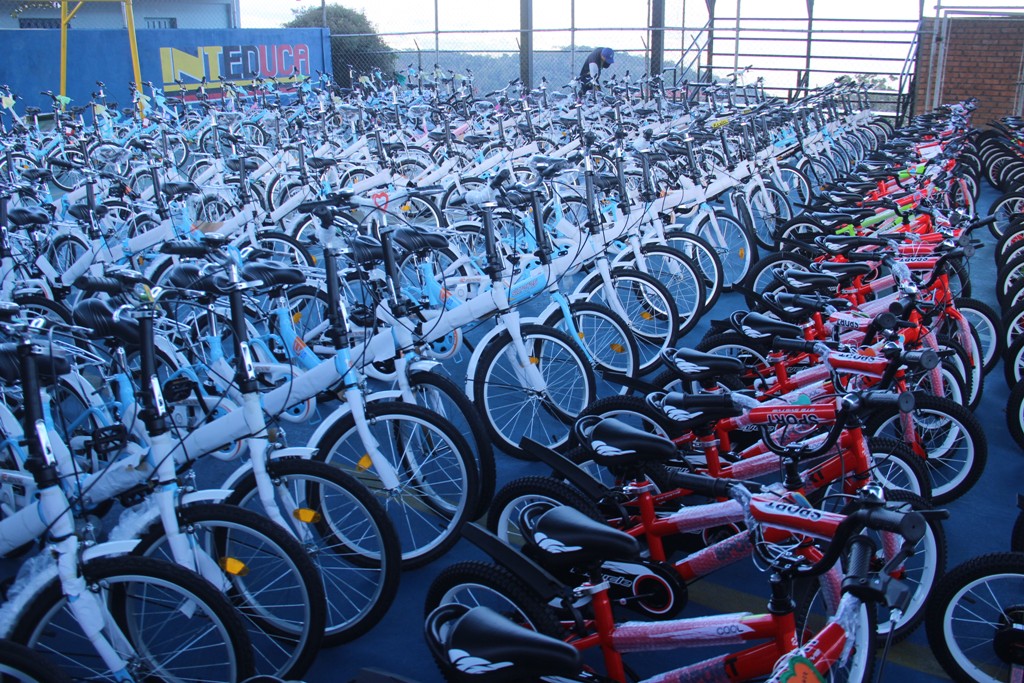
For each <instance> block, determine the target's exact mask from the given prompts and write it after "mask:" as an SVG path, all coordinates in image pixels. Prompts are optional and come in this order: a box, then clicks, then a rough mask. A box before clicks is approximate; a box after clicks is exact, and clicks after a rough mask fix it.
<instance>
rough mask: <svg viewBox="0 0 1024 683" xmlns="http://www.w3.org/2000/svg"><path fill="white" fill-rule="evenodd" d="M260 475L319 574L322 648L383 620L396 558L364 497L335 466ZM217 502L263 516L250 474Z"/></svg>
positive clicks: (291, 466)
mask: <svg viewBox="0 0 1024 683" xmlns="http://www.w3.org/2000/svg"><path fill="white" fill-rule="evenodd" d="M267 472H268V474H269V475H270V478H271V480H272V481H273V484H274V494H275V496H274V499H275V502H276V504H277V506H278V509H279V510H280V511H281V514H282V516H283V517H284V518H285V520H287V521H288V522H289V523H290V524H291V525H292V528H291V531H292V533H293V535H295V536H296V537H297V538H298V540H299V542H300V543H302V545H303V547H304V550H305V552H306V554H307V555H308V556H309V557H310V558H311V559H312V560H313V563H314V564H315V565H316V567H317V569H318V570H319V573H320V580H321V581H322V583H323V587H324V593H325V595H326V597H327V615H326V618H327V625H326V627H325V629H324V639H323V643H324V646H326V647H331V646H334V645H340V644H341V643H347V642H349V641H351V640H354V639H355V638H357V637H359V636H361V635H363V634H364V633H366V632H367V631H368V630H370V629H371V628H372V627H373V626H375V625H376V624H377V622H379V621H380V620H381V619H382V618H383V617H384V614H385V613H386V612H387V610H388V608H389V607H390V606H391V603H392V602H393V601H394V599H395V594H396V593H397V591H398V581H399V576H400V564H401V562H400V553H401V551H400V548H399V545H398V537H397V535H396V533H395V530H394V528H393V527H392V525H391V521H390V520H389V519H388V516H387V514H386V513H385V512H384V510H383V508H382V507H381V505H380V503H378V502H377V500H376V499H375V498H374V497H373V495H371V494H370V492H369V491H367V490H366V489H365V488H364V487H363V486H362V485H361V484H359V483H358V482H356V481H355V480H353V479H352V477H350V476H348V475H346V474H345V473H344V472H342V471H340V470H339V469H338V468H336V467H332V466H330V465H326V464H324V463H321V462H314V461H309V460H301V459H297V458H275V459H272V460H270V461H269V462H268V463H267ZM225 502H226V503H229V504H232V505H238V506H240V507H244V508H247V509H250V510H254V511H260V512H262V511H263V504H262V502H261V501H260V496H259V492H258V491H257V489H256V477H255V476H254V475H253V474H252V472H249V473H248V474H247V475H245V476H244V477H242V478H241V479H240V480H239V481H238V482H237V483H236V484H235V487H234V492H233V493H232V494H231V496H229V497H228V498H227V500H225Z"/></svg>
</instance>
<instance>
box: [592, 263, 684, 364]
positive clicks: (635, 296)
mask: <svg viewBox="0 0 1024 683" xmlns="http://www.w3.org/2000/svg"><path fill="white" fill-rule="evenodd" d="M611 289H612V291H613V293H614V296H615V297H616V298H617V300H618V301H617V302H610V301H609V300H608V299H607V296H608V295H607V293H606V292H605V290H604V286H603V283H602V281H601V279H600V278H599V277H591V278H589V279H587V280H584V281H583V282H582V283H581V284H580V286H579V288H578V289H577V293H580V294H583V295H584V297H585V298H586V300H587V301H592V302H595V303H600V304H603V305H605V306H608V307H609V308H611V309H612V310H613V311H615V310H617V309H619V308H621V310H623V311H625V313H626V315H625V316H624V317H625V320H626V324H627V325H629V329H630V331H631V332H632V333H633V336H634V337H635V338H636V340H637V344H638V348H639V349H640V373H641V374H644V373H646V372H649V371H650V370H651V368H653V367H654V366H655V365H656V364H657V363H658V362H659V361H658V356H659V355H660V354H661V352H662V351H665V350H667V349H669V348H671V347H673V346H675V344H676V342H677V341H678V340H679V336H680V335H679V330H680V329H681V326H682V323H681V321H680V317H679V310H678V307H677V306H676V304H675V302H674V301H673V300H672V294H671V293H670V292H669V290H668V288H667V287H665V285H663V284H662V283H661V282H659V281H658V280H657V279H656V278H654V277H653V276H651V275H648V274H647V273H643V272H641V271H639V270H636V269H633V268H615V269H613V270H612V272H611ZM616 303H617V304H618V305H616Z"/></svg>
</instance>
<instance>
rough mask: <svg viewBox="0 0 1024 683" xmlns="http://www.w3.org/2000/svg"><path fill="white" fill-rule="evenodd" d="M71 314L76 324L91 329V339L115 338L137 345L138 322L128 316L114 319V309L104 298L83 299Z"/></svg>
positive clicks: (130, 344)
mask: <svg viewBox="0 0 1024 683" xmlns="http://www.w3.org/2000/svg"><path fill="white" fill-rule="evenodd" d="M71 316H72V318H73V319H74V321H75V324H76V325H80V326H81V327H88V328H89V329H90V330H92V331H93V339H115V340H118V341H120V342H122V343H124V344H127V345H129V346H138V345H139V323H138V322H136V321H135V320H132V319H130V318H123V319H121V320H114V309H113V308H111V306H110V302H108V301H106V300H104V299H96V298H90V299H84V300H82V301H80V302H79V303H78V304H77V305H75V307H74V309H73V310H72V311H71Z"/></svg>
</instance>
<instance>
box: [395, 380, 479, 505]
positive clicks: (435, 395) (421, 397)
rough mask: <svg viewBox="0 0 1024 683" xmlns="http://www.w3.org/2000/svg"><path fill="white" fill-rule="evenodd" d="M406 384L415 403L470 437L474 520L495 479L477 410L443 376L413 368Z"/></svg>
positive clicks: (460, 390) (463, 393)
mask: <svg viewBox="0 0 1024 683" xmlns="http://www.w3.org/2000/svg"><path fill="white" fill-rule="evenodd" d="M409 384H410V385H411V387H412V391H413V393H414V394H415V395H416V405H418V406H423V407H424V408H426V409H427V410H429V411H431V412H432V413H436V414H438V415H440V416H441V417H443V418H444V419H446V420H448V421H449V422H450V423H451V424H452V425H454V426H455V428H456V430H458V432H459V434H462V435H464V436H465V437H466V439H467V441H468V440H469V439H472V443H471V444H470V445H471V446H472V448H471V449H470V452H472V453H475V454H476V467H477V473H478V474H479V475H480V476H479V481H480V491H479V492H478V494H477V507H478V509H477V510H476V512H474V513H473V515H472V519H477V518H478V517H480V516H481V515H482V514H483V513H484V511H485V510H486V507H487V504H488V502H489V501H490V500H491V499H492V498H493V497H494V486H495V481H496V478H497V467H496V465H495V462H494V449H493V448H491V441H490V439H489V438H488V436H487V427H486V426H485V425H484V421H483V418H482V417H480V411H478V410H477V409H476V406H475V405H473V402H472V401H470V400H469V397H468V396H466V393H465V392H464V391H463V390H462V388H461V387H459V385H457V384H456V383H455V382H453V381H452V380H450V379H448V378H447V377H445V376H444V375H441V374H438V373H436V372H427V371H424V370H420V371H416V372H413V373H411V374H410V375H409Z"/></svg>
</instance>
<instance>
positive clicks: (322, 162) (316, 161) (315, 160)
mask: <svg viewBox="0 0 1024 683" xmlns="http://www.w3.org/2000/svg"><path fill="white" fill-rule="evenodd" d="M306 163H307V164H309V166H310V168H313V169H316V170H317V171H322V170H324V169H325V168H330V167H331V166H337V165H338V160H337V159H328V158H326V157H309V158H308V159H306Z"/></svg>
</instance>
